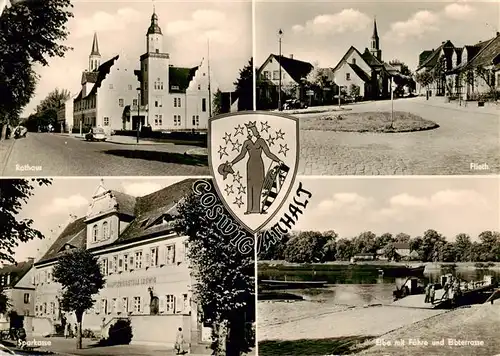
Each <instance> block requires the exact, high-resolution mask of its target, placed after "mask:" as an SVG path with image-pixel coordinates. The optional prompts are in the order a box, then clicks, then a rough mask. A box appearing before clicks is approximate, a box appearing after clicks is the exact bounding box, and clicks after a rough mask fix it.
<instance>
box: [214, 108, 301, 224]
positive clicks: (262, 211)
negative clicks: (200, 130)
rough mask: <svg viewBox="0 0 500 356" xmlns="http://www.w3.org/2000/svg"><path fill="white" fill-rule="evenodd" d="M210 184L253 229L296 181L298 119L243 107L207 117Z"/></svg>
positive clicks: (268, 216) (277, 206) (267, 218)
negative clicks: (239, 109)
mask: <svg viewBox="0 0 500 356" xmlns="http://www.w3.org/2000/svg"><path fill="white" fill-rule="evenodd" d="M208 134H209V140H208V155H209V165H210V170H211V173H212V176H213V178H214V185H215V188H216V190H217V193H218V194H219V197H220V199H221V200H222V202H223V204H224V205H225V207H226V209H227V210H228V211H229V212H230V214H231V215H232V216H233V217H234V218H235V219H236V220H237V221H238V222H239V223H240V224H241V225H242V226H243V227H244V228H246V229H247V230H248V231H250V232H251V233H254V234H255V233H257V232H258V231H259V230H261V229H262V228H263V227H264V226H265V225H266V224H267V223H269V221H270V220H271V219H272V218H273V217H274V215H276V213H277V212H278V211H279V209H280V207H281V206H282V205H283V203H284V202H285V200H286V198H287V197H288V194H289V193H290V190H291V188H292V186H293V183H294V181H295V176H296V174H297V168H298V164H299V122H298V119H297V118H294V117H292V116H288V115H283V114H276V113H268V112H256V111H252V112H242V113H236V114H226V115H220V116H216V117H213V118H211V119H210V120H209V123H208Z"/></svg>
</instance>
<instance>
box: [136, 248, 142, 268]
mask: <svg viewBox="0 0 500 356" xmlns="http://www.w3.org/2000/svg"><path fill="white" fill-rule="evenodd" d="M140 268H142V251H138V252H136V253H135V269H140Z"/></svg>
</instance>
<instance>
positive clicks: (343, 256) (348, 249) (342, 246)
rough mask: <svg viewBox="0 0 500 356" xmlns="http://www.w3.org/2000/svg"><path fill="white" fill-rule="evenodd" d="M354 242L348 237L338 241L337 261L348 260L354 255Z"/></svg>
mask: <svg viewBox="0 0 500 356" xmlns="http://www.w3.org/2000/svg"><path fill="white" fill-rule="evenodd" d="M353 250H354V249H353V245H352V242H351V241H350V240H348V239H340V240H338V241H337V246H336V253H335V259H336V260H337V261H348V260H349V259H350V258H351V257H352V256H354V251H353Z"/></svg>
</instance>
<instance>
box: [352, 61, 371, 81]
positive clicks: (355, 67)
mask: <svg viewBox="0 0 500 356" xmlns="http://www.w3.org/2000/svg"><path fill="white" fill-rule="evenodd" d="M347 64H348V65H349V67H351V68H352V70H353V71H354V73H356V75H357V76H358V77H359V78H360V79H361V80H362V81H364V82H365V83H370V81H371V77H370V76H369V75H368V74H367V73H365V71H364V70H363V69H361V68H360V67H359V66H358V65H357V64H352V63H347Z"/></svg>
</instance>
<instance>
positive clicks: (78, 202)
mask: <svg viewBox="0 0 500 356" xmlns="http://www.w3.org/2000/svg"><path fill="white" fill-rule="evenodd" d="M88 204H89V201H88V200H87V198H85V197H83V196H82V195H80V194H75V195H71V196H70V197H67V198H54V199H52V201H51V202H50V203H49V204H47V205H45V206H44V207H42V209H41V213H40V214H41V215H42V216H49V215H55V214H62V213H65V214H66V213H68V210H72V209H76V208H81V207H82V206H85V205H88Z"/></svg>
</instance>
